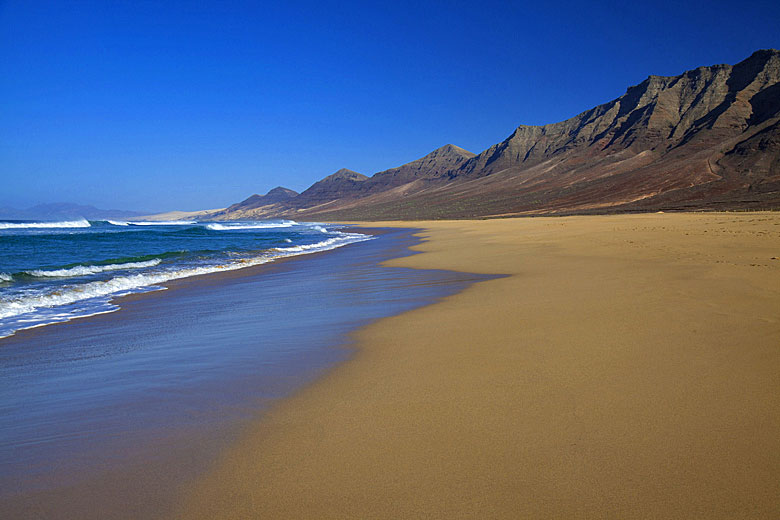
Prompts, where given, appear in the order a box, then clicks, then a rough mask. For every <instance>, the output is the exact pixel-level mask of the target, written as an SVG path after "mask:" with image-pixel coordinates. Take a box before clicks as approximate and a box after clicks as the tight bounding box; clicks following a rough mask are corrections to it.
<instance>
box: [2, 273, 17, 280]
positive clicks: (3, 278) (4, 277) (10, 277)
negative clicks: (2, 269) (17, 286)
mask: <svg viewBox="0 0 780 520" xmlns="http://www.w3.org/2000/svg"><path fill="white" fill-rule="evenodd" d="M13 279H14V277H13V275H10V274H8V273H0V282H10V281H12V280H13Z"/></svg>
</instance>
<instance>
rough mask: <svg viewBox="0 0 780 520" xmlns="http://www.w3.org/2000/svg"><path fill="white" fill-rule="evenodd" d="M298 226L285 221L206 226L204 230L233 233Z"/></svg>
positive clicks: (293, 222)
mask: <svg viewBox="0 0 780 520" xmlns="http://www.w3.org/2000/svg"><path fill="white" fill-rule="evenodd" d="M296 224H298V223H297V222H295V221H292V220H285V221H283V222H247V223H237V224H217V223H213V224H207V225H206V228H207V229H210V230H212V231H233V230H237V229H274V228H289V227H293V226H294V225H296Z"/></svg>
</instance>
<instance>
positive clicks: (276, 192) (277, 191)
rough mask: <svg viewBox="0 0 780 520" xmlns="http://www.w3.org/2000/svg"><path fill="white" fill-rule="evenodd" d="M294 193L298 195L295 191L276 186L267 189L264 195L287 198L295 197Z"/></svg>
mask: <svg viewBox="0 0 780 520" xmlns="http://www.w3.org/2000/svg"><path fill="white" fill-rule="evenodd" d="M296 195H298V192H297V191H293V190H291V189H289V188H285V187H283V186H277V187H276V188H273V189H272V190H269V191H268V193H266V194H265V196H266V197H274V198H280V197H281V198H289V197H295V196H296Z"/></svg>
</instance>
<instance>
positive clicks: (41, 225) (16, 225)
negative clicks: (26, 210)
mask: <svg viewBox="0 0 780 520" xmlns="http://www.w3.org/2000/svg"><path fill="white" fill-rule="evenodd" d="M88 227H90V223H89V222H88V221H87V220H85V219H81V220H66V221H62V222H0V229H53V228H88Z"/></svg>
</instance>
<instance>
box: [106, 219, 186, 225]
mask: <svg viewBox="0 0 780 520" xmlns="http://www.w3.org/2000/svg"><path fill="white" fill-rule="evenodd" d="M107 222H108V223H109V224H113V225H114V226H189V225H192V224H197V222H196V221H194V220H160V221H158V222H152V221H147V220H137V221H136V220H134V221H132V222H130V221H125V220H108V221H107Z"/></svg>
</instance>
